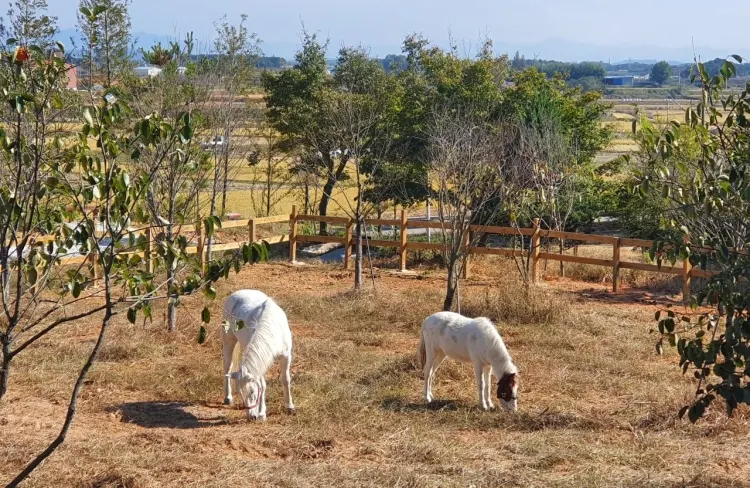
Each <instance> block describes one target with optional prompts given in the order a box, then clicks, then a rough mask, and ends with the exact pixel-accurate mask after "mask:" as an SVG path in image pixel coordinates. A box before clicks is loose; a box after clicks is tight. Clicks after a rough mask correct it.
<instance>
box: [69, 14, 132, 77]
mask: <svg viewBox="0 0 750 488" xmlns="http://www.w3.org/2000/svg"><path fill="white" fill-rule="evenodd" d="M129 3H130V2H129V0H80V3H79V11H78V28H79V30H80V32H81V41H82V42H83V53H82V54H83V56H82V58H83V59H84V60H85V68H86V69H87V70H88V72H89V73H90V79H93V77H96V78H97V80H98V81H100V82H101V84H102V85H103V86H104V87H105V88H109V87H111V86H112V84H113V82H114V81H116V80H119V79H121V78H122V77H123V76H124V75H125V74H126V73H127V72H128V71H129V70H130V69H131V67H132V63H131V61H130V41H131V35H130V15H129V14H128V4H129ZM89 88H90V87H89Z"/></svg>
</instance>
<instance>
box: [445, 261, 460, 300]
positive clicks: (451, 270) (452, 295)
mask: <svg viewBox="0 0 750 488" xmlns="http://www.w3.org/2000/svg"><path fill="white" fill-rule="evenodd" d="M456 290H458V270H457V269H456V263H455V262H454V263H450V264H449V265H448V286H447V289H446V291H445V300H444V301H443V311H445V312H450V311H451V310H453V302H454V301H455V299H456Z"/></svg>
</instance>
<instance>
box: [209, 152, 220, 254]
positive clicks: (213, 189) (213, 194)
mask: <svg viewBox="0 0 750 488" xmlns="http://www.w3.org/2000/svg"><path fill="white" fill-rule="evenodd" d="M214 154H216V153H215V152H214ZM219 176H220V175H219V158H218V157H216V156H214V183H213V185H211V208H210V211H209V216H213V215H214V214H215V213H216V196H217V190H218V189H217V188H216V186H217V185H218V184H219ZM213 247H214V236H210V237H209V238H208V243H207V250H206V260H208V261H211V258H212V257H213Z"/></svg>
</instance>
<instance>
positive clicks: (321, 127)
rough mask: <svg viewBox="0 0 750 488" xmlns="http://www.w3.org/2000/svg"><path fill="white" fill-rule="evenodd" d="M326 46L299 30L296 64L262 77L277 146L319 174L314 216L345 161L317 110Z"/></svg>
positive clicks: (323, 91)
mask: <svg viewBox="0 0 750 488" xmlns="http://www.w3.org/2000/svg"><path fill="white" fill-rule="evenodd" d="M327 46H328V44H327V42H326V43H321V42H320V41H319V40H318V38H317V35H316V34H309V33H307V32H305V33H304V38H303V42H302V49H300V51H299V52H297V54H296V56H295V58H296V60H297V65H296V66H295V67H294V68H293V69H288V70H284V71H282V72H280V73H272V72H268V71H266V72H264V73H263V76H262V84H263V88H264V89H265V91H266V118H267V119H268V122H269V123H270V124H271V125H272V126H273V127H274V128H275V129H276V130H277V131H278V132H279V133H280V134H281V140H280V141H279V147H280V148H282V149H283V150H285V151H287V152H296V153H299V154H302V155H303V157H304V160H305V163H306V164H305V165H304V166H300V169H305V168H307V169H309V170H310V171H312V172H319V174H321V176H322V177H323V178H324V183H323V187H322V192H321V195H320V201H319V202H318V213H319V214H320V215H327V214H328V205H329V202H330V200H331V195H332V194H333V192H334V189H335V188H336V185H337V183H339V182H341V181H342V180H343V179H344V178H345V176H346V167H347V163H348V162H349V155H347V154H344V153H343V151H341V148H340V147H339V146H338V141H337V140H336V139H335V137H334V136H335V134H333V133H332V131H331V129H330V127H331V126H330V123H329V121H328V120H327V119H326V113H325V111H324V110H323V107H324V106H325V103H326V99H327V97H329V96H330V95H331V93H332V86H331V85H332V79H331V78H330V77H329V76H328V74H327V68H326V58H325V53H326V49H327ZM337 151H339V152H337ZM310 174H312V173H310ZM320 232H321V234H324V235H325V234H326V233H327V225H326V223H325V222H322V223H321V225H320Z"/></svg>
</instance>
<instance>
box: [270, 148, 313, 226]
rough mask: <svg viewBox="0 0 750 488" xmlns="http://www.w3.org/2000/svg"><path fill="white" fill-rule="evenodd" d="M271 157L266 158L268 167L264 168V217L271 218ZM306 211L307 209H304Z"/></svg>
mask: <svg viewBox="0 0 750 488" xmlns="http://www.w3.org/2000/svg"><path fill="white" fill-rule="evenodd" d="M272 165H273V155H272V154H269V156H268V166H267V167H266V217H270V216H271V184H272V181H271V179H272V178H273V166H272ZM305 210H307V209H305Z"/></svg>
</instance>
